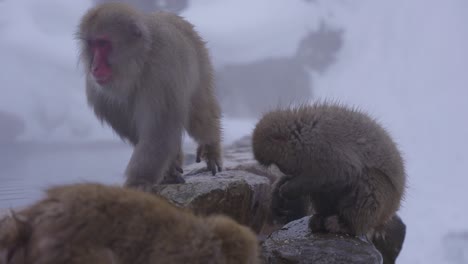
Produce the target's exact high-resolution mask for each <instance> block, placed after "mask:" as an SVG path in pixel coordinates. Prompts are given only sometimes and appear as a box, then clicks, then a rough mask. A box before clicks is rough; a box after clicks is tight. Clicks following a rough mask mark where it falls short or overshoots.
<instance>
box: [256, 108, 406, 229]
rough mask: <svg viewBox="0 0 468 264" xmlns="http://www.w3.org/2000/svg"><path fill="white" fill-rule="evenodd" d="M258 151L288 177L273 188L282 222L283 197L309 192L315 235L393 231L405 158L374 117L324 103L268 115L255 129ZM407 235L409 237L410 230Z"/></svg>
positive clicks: (275, 207)
mask: <svg viewBox="0 0 468 264" xmlns="http://www.w3.org/2000/svg"><path fill="white" fill-rule="evenodd" d="M253 152H254V156H255V158H256V159H257V161H259V162H260V163H261V164H263V165H266V166H268V165H271V164H275V165H276V166H277V167H278V168H279V169H280V170H281V171H282V172H283V173H284V174H285V176H284V177H283V178H280V179H279V181H278V183H277V184H276V185H275V188H274V191H273V193H272V202H273V203H272V205H271V207H272V210H273V212H274V214H276V215H280V219H281V218H283V219H288V217H287V216H281V215H282V214H285V213H286V214H289V213H291V208H284V205H289V206H291V205H290V203H285V202H284V200H295V201H298V202H299V203H302V204H301V205H299V206H297V208H292V211H297V213H299V214H301V213H302V211H304V208H305V207H304V203H303V200H301V199H299V198H300V197H304V196H308V198H310V201H311V203H312V207H313V210H314V211H315V214H314V215H313V217H311V220H310V222H309V227H310V229H311V231H312V232H313V233H317V232H330V233H345V234H350V235H357V236H361V235H372V234H374V232H379V231H381V230H385V229H386V225H387V223H388V222H389V221H390V220H391V219H392V217H393V216H394V215H395V213H396V211H397V210H398V209H399V207H400V202H401V199H402V196H403V194H404V191H405V182H406V174H405V169H404V164H403V159H402V157H401V155H400V152H399V151H398V149H397V146H396V144H395V143H394V141H393V140H392V138H391V137H390V135H389V134H388V133H387V132H386V131H385V130H384V129H383V128H382V127H381V126H380V125H379V124H378V123H377V122H376V121H375V120H374V119H372V118H370V117H369V116H368V115H366V114H364V113H362V112H360V111H357V110H354V109H349V108H346V107H343V106H340V105H335V104H328V103H317V104H314V105H312V106H301V107H297V108H292V109H286V110H277V111H272V112H270V113H268V114H266V115H265V116H264V117H263V118H262V119H261V120H260V121H259V122H258V124H257V125H256V128H255V130H254V133H253ZM403 237H404V235H403Z"/></svg>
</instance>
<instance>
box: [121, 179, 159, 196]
mask: <svg viewBox="0 0 468 264" xmlns="http://www.w3.org/2000/svg"><path fill="white" fill-rule="evenodd" d="M153 185H154V184H153V183H152V182H149V181H137V180H134V179H127V180H126V181H125V183H124V186H125V187H127V188H133V189H136V190H139V191H143V192H149V193H150V192H151V191H152V189H153Z"/></svg>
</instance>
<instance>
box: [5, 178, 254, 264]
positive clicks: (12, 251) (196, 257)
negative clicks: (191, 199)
mask: <svg viewBox="0 0 468 264" xmlns="http://www.w3.org/2000/svg"><path fill="white" fill-rule="evenodd" d="M258 250H259V249H258V242H257V238H256V237H255V235H254V234H253V232H252V231H251V230H250V229H249V228H247V227H244V226H242V225H239V224H237V223H236V222H235V221H234V220H231V219H230V218H228V217H226V216H221V215H218V216H208V217H198V216H195V215H193V214H192V213H191V212H189V211H187V210H185V209H181V208H176V207H175V206H174V205H172V204H170V203H169V202H167V201H166V200H164V199H162V198H160V197H157V196H155V195H152V194H149V193H146V192H141V191H138V190H133V189H130V188H123V187H112V186H103V185H99V184H76V185H68V186H60V187H55V188H51V189H49V190H48V191H47V195H46V197H45V198H44V199H42V200H41V201H39V202H37V203H35V204H34V205H32V206H30V207H28V208H25V209H23V210H21V211H18V212H14V213H13V214H12V216H10V217H6V218H4V219H3V220H1V222H0V263H1V264H5V263H9V264H20V263H21V264H29V263H31V264H32V263H34V264H46V263H47V264H49V263H54V264H78V263H80V264H81V263H82V264H84V263H86V264H106V263H108V264H127V263H128V264H130V263H131V264H137V263H159V264H177V263H181V264H185V263H200V264H205V263H225V264H254V263H258V261H259V256H258V254H259V251H258Z"/></svg>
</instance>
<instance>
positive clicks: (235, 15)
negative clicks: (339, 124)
mask: <svg viewBox="0 0 468 264" xmlns="http://www.w3.org/2000/svg"><path fill="white" fill-rule="evenodd" d="M130 2H134V3H135V4H137V5H139V6H140V7H141V8H145V9H148V8H149V9H169V10H172V11H174V12H179V13H180V14H181V15H182V16H184V17H186V18H187V19H188V20H190V21H191V22H192V23H193V24H195V25H196V28H197V29H198V30H199V32H200V33H201V34H202V36H203V37H204V38H205V39H206V40H207V41H208V46H209V48H210V50H211V53H212V57H213V60H214V64H215V66H216V71H217V74H216V78H217V85H218V91H217V92H218V97H219V99H220V101H221V102H222V105H223V110H224V116H225V118H224V119H223V126H224V131H225V142H226V143H229V142H232V141H233V140H235V139H237V138H239V137H241V136H243V135H246V134H248V133H250V132H251V130H252V129H253V126H254V124H255V120H256V118H258V117H259V116H260V114H261V113H262V112H264V111H266V110H268V109H271V108H273V107H275V106H278V105H285V104H286V105H287V104H289V103H290V102H292V101H296V102H297V101H300V102H303V101H305V100H307V99H311V100H316V99H320V98H322V99H323V98H332V99H335V100H339V101H342V102H346V103H349V104H352V105H356V106H359V107H360V108H362V109H365V110H367V111H368V112H370V113H371V114H372V115H374V116H376V117H377V118H378V119H379V120H380V121H381V123H383V124H384V125H385V127H386V128H388V130H389V131H390V132H391V133H392V134H393V135H394V137H395V139H396V141H397V142H398V143H399V146H400V148H401V150H402V151H403V153H404V156H405V159H406V163H407V169H408V176H409V189H408V194H407V197H406V199H405V202H404V204H403V208H402V209H401V211H400V214H401V216H402V218H403V220H404V221H405V222H406V224H407V228H408V234H407V237H406V241H405V244H404V248H403V252H402V254H401V256H400V257H399V261H398V262H399V263H468V210H467V209H468V206H467V202H468V191H467V188H468V179H467V173H466V167H465V166H466V165H467V164H468V153H467V152H466V149H468V141H467V139H466V136H467V135H468V116H467V113H468V87H467V86H468V50H467V49H468V27H467V25H468V1H466V0H394V1H378V0H377V1H376V0H360V1H356V0H353V1H352V0H315V1H307V0H288V1H285V0H251V1H249V0H196V1H185V0H180V1H176V0H174V1H156V2H153V3H150V2H151V1H144V0H139V1H130ZM92 3H93V2H92V1H84V0H82V1H76V0H40V1H38V0H3V1H2V0H0V89H1V94H0V142H1V143H0V208H8V207H15V206H21V205H25V204H28V203H30V202H31V201H33V200H34V199H36V198H37V197H39V195H40V191H41V190H42V188H44V187H46V186H48V185H50V184H57V183H62V182H77V181H87V180H96V181H100V182H107V183H120V182H122V181H123V176H122V172H123V170H124V168H125V166H126V163H127V161H128V158H129V156H130V154H131V148H130V147H129V146H127V145H125V144H122V143H121V142H120V141H119V139H118V138H117V137H116V136H115V135H114V134H113V132H112V131H111V129H110V128H108V127H103V126H102V125H101V124H100V123H99V122H98V121H97V120H96V119H95V118H94V116H93V115H92V112H91V110H90V109H89V108H88V106H87V104H86V100H85V95H84V89H83V86H84V80H83V72H82V71H81V70H80V67H79V65H78V63H77V45H76V42H75V41H74V39H73V32H74V30H75V29H76V25H77V23H78V20H79V18H80V16H81V15H82V14H83V13H84V12H85V11H86V10H87V8H89V7H90V6H91V5H92ZM186 142H187V144H188V145H189V144H190V142H191V141H190V140H189V139H186Z"/></svg>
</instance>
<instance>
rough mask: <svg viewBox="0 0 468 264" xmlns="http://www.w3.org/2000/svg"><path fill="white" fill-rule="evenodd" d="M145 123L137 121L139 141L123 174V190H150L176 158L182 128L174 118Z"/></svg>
mask: <svg viewBox="0 0 468 264" xmlns="http://www.w3.org/2000/svg"><path fill="white" fill-rule="evenodd" d="M148 118H149V119H150V121H148V120H145V119H143V120H140V123H141V124H142V127H139V131H142V132H141V135H140V136H139V138H140V141H139V142H138V143H137V144H136V146H135V149H134V150H133V154H132V157H131V158H130V162H129V163H128V166H127V169H126V172H125V174H126V175H127V181H126V183H125V185H126V186H129V187H135V188H138V189H142V190H144V191H148V190H151V187H152V185H154V184H159V183H160V182H161V181H162V180H163V179H164V175H165V173H166V172H167V171H168V170H169V168H170V166H171V164H172V161H173V160H174V159H175V158H176V157H177V153H178V151H179V149H180V145H181V139H182V127H181V126H180V125H179V122H177V120H179V119H177V118H175V117H174V116H171V115H170V114H165V115H164V116H162V117H161V118H160V119H159V120H160V124H165V126H161V125H157V124H154V122H152V118H154V117H152V116H149V117H148Z"/></svg>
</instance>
